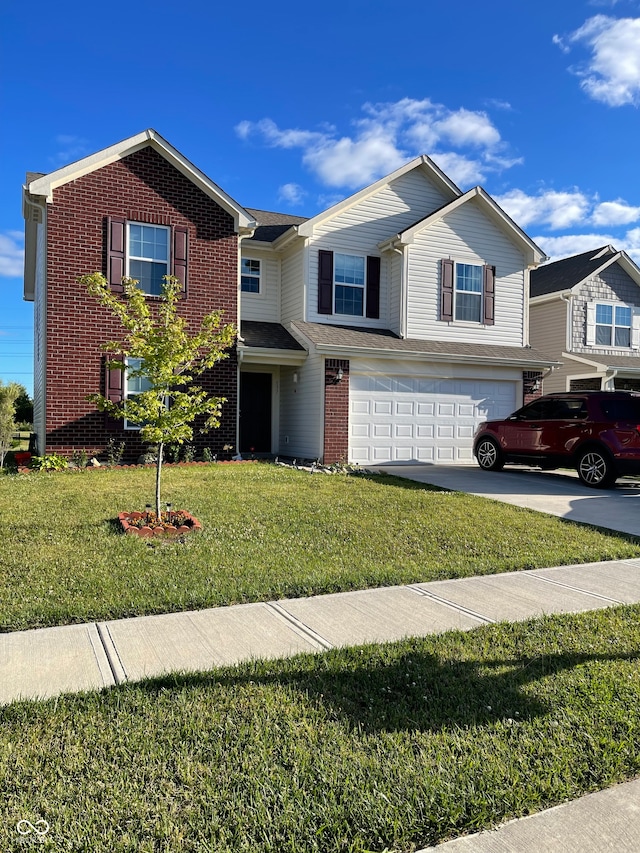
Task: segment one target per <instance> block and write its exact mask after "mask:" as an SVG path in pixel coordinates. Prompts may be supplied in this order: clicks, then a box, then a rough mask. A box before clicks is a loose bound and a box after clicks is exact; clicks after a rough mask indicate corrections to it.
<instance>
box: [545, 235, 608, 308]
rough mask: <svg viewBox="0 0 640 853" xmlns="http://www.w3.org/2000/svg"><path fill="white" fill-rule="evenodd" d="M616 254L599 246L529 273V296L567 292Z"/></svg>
mask: <svg viewBox="0 0 640 853" xmlns="http://www.w3.org/2000/svg"><path fill="white" fill-rule="evenodd" d="M616 254H617V252H616V250H615V249H614V248H613V247H612V246H601V247H600V248H599V249H592V250H591V251H590V252H583V253H582V254H581V255H572V256H571V257H570V258H563V259H562V260H560V261H554V262H553V263H551V264H543V265H542V266H541V267H538V269H535V270H532V271H531V296H542V295H544V294H546V293H556V292H558V291H562V290H569V289H570V288H571V287H573V286H574V285H576V284H578V283H579V282H581V281H583V280H584V279H585V278H588V277H589V276H590V275H591V274H592V273H593V272H595V271H596V270H597V269H599V268H600V267H601V266H602V265H603V264H605V263H606V262H607V260H608V259H609V258H612V257H613V256H614V255H616Z"/></svg>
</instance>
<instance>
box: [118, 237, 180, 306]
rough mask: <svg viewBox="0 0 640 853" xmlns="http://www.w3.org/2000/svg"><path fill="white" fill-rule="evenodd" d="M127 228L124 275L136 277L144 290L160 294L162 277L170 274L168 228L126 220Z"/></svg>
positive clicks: (151, 293) (152, 293)
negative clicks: (125, 270)
mask: <svg viewBox="0 0 640 853" xmlns="http://www.w3.org/2000/svg"><path fill="white" fill-rule="evenodd" d="M127 230H128V234H127V275H129V277H130V278H135V279H137V280H138V282H139V283H140V288H141V290H143V291H144V293H148V294H150V295H151V296H160V295H161V293H162V284H163V276H165V275H169V273H170V266H169V237H170V229H169V228H166V227H164V226H162V225H142V224H141V223H138V222H129V223H127Z"/></svg>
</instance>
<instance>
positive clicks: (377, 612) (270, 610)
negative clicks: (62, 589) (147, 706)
mask: <svg viewBox="0 0 640 853" xmlns="http://www.w3.org/2000/svg"><path fill="white" fill-rule="evenodd" d="M638 601H640V559H632V560H618V561H613V562H605V563H588V564H583V565H579V566H561V567H556V568H548V569H536V570H534V571H528V572H512V573H506V574H499V575H488V576H483V577H471V578H463V579H459V580H443V581H434V582H432V583H418V584H412V585H409V586H399V587H388V588H382V589H370V590H363V591H358V592H347V593H337V594H334V595H323V596H315V597H311V598H299V599H285V600H281V601H272V602H266V603H258V604H244V605H237V606H234V607H220V608H213V609H209V610H201V611H192V612H186V613H172V614H165V615H160V616H143V617H137V618H132V619H120V620H115V621H110V622H101V623H98V624H87V625H68V626H62V627H57V628H43V629H40V630H32V631H21V632H15V633H9V634H0V703H3V704H6V703H9V702H12V701H14V700H17V699H21V698H27V699H36V698H42V699H44V698H48V697H52V696H56V695H58V694H60V693H67V692H76V691H83V690H100V689H102V688H103V687H109V686H114V685H116V684H120V683H123V682H127V681H136V680H139V679H142V678H145V677H149V676H157V675H161V674H165V673H169V672H178V671H183V672H189V671H203V670H208V669H212V668H215V667H218V666H221V665H228V664H234V663H239V662H241V661H244V660H247V659H251V658H263V659H264V658H282V657H288V656H291V655H294V654H297V653H299V652H318V653H320V652H322V651H325V650H327V649H331V648H335V647H340V646H348V645H358V644H362V643H370V642H384V641H388V640H397V639H400V638H402V637H406V636H427V635H429V634H436V633H440V632H443V631H447V630H450V629H462V630H468V629H471V628H475V627H476V626H478V625H482V624H487V623H491V622H495V621H503V620H508V621H518V620H523V619H527V618H529V617H534V616H540V615H543V614H549V613H570V612H579V611H585V610H594V609H598V608H604V607H609V606H612V605H615V604H622V603H633V602H638ZM429 849H430V850H433V849H437V850H438V851H440V850H442V852H443V853H463V851H469V853H471V852H472V851H473V853H521V851H522V853H525V851H526V853H540V851H544V853H555V851H557V852H558V853H589V851H591V853H604V851H612V853H613V851H615V853H638V851H639V850H640V780H638V781H637V782H629V783H627V784H623V785H618V786H615V787H614V788H611V789H609V790H607V791H602V792H599V793H598V794H593V795H590V796H588V797H583V798H581V799H580V800H576V801H575V802H573V803H568V804H566V805H563V806H559V807H557V808H555V809H549V810H547V811H544V812H540V813H539V814H537V815H533V816H531V817H529V818H524V819H521V820H517V821H512V822H510V823H508V824H505V825H504V826H502V827H499V828H498V829H497V830H494V831H491V832H484V833H481V834H479V835H474V836H466V837H463V838H459V839H455V840H454V841H450V842H447V843H445V844H444V845H440V846H439V847H438V848H429Z"/></svg>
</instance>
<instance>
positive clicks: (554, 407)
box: [547, 398, 587, 421]
mask: <svg viewBox="0 0 640 853" xmlns="http://www.w3.org/2000/svg"><path fill="white" fill-rule="evenodd" d="M586 417H587V401H586V400H581V399H579V398H578V399H574V398H569V399H564V400H563V399H562V398H560V399H555V400H549V411H548V412H547V418H549V419H550V420H554V421H576V420H580V419H582V418H586Z"/></svg>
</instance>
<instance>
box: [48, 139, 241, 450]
mask: <svg viewBox="0 0 640 853" xmlns="http://www.w3.org/2000/svg"><path fill="white" fill-rule="evenodd" d="M108 217H124V218H125V219H128V220H132V221H136V222H146V223H151V224H158V225H167V226H183V227H186V228H188V253H189V266H188V287H187V293H186V295H185V297H183V299H182V300H181V302H180V313H181V314H182V315H183V316H185V317H186V318H187V319H188V320H189V321H190V322H191V323H192V324H193V327H194V328H197V326H198V325H199V322H200V320H201V318H202V317H203V316H204V315H205V314H207V313H209V312H210V311H213V310H215V309H222V310H223V311H224V312H225V313H224V322H233V323H236V322H237V319H238V317H237V312H238V305H237V301H238V300H237V263H238V241H237V235H236V234H235V232H234V223H233V218H232V217H231V216H230V215H229V214H228V213H227V212H226V211H225V210H223V209H222V208H221V207H219V206H218V205H217V204H216V203H215V202H214V201H213V200H212V199H210V198H209V197H208V196H207V195H205V193H204V192H202V191H201V190H200V189H198V188H197V187H196V186H195V185H194V184H193V183H192V182H191V181H190V180H188V179H187V178H186V177H185V176H184V175H182V174H181V173H180V172H179V171H178V170H177V169H175V168H174V167H173V166H171V165H170V164H169V163H168V162H167V161H166V160H165V159H164V158H163V157H162V156H161V155H160V154H159V153H158V152H157V151H155V150H154V149H152V148H150V147H145V148H142V149H140V150H138V151H136V152H135V153H133V154H131V155H129V156H127V157H124V158H123V159H121V160H119V161H117V162H115V163H111V164H109V165H106V166H104V167H102V168H100V169H97V170H96V171H94V172H92V173H90V174H88V175H85V176H83V177H81V178H78V179H77V180H75V181H72V182H70V183H67V184H65V185H63V186H61V187H58V188H56V189H55V190H54V195H53V204H50V205H48V209H47V236H48V240H47V245H48V251H47V314H46V316H47V354H46V355H47V373H46V401H47V406H46V410H47V420H46V451H45V448H40V452H47V453H53V452H55V453H61V454H64V455H68V454H70V453H72V452H73V451H74V450H77V449H84V450H87V451H90V452H91V453H100V452H102V451H104V448H105V446H106V444H107V442H108V441H109V439H111V438H115V439H116V440H117V441H121V440H124V441H126V445H127V450H126V458H127V459H128V460H129V461H132V460H133V459H135V458H136V457H137V456H138V454H139V453H140V451H141V449H142V445H141V442H140V439H139V437H138V435H137V433H135V432H132V431H125V430H124V428H120V427H119V428H118V431H116V432H114V431H113V430H109V429H108V424H107V419H106V418H105V415H104V414H102V413H101V412H98V411H97V410H96V408H95V406H94V405H93V404H92V403H89V402H87V399H86V398H87V395H89V394H92V393H95V392H101V393H104V354H103V353H102V352H101V350H100V345H101V344H102V343H104V342H105V341H108V340H118V339H119V338H120V337H121V336H122V330H121V327H120V324H119V323H118V321H117V320H116V319H115V318H113V317H112V316H111V314H110V313H109V312H108V311H107V310H106V309H105V308H102V307H101V306H100V305H99V304H98V303H97V301H96V300H95V299H93V298H91V297H89V296H88V295H87V293H86V291H85V290H84V288H83V287H82V286H81V285H80V284H78V278H79V277H80V276H82V275H85V274H88V273H92V272H95V271H97V270H100V271H102V272H103V273H105V274H106V272H107V270H106V251H107V218H108ZM200 384H202V385H203V386H204V387H205V388H207V390H209V391H210V392H211V393H214V394H216V395H221V396H224V397H226V398H227V402H226V403H225V404H224V406H223V413H222V425H221V427H220V429H218V430H214V431H213V432H211V433H209V434H205V435H201V434H199V433H198V432H197V431H196V432H195V433H194V444H196V446H197V447H205V446H208V447H211V448H212V449H213V450H214V452H215V451H216V450H220V449H221V448H222V446H223V445H224V444H232V445H233V446H234V447H235V444H236V410H237V364H236V357H235V351H233V352H232V353H231V354H230V357H229V358H228V359H225V360H224V361H222V362H221V363H220V364H219V365H216V367H215V368H214V369H213V370H212V371H209V373H208V375H204V376H202V377H201V378H200Z"/></svg>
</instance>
